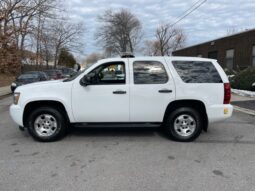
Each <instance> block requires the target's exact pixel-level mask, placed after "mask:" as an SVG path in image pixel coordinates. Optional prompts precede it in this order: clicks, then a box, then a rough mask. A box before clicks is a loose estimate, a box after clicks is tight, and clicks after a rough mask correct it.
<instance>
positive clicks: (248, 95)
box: [231, 89, 255, 97]
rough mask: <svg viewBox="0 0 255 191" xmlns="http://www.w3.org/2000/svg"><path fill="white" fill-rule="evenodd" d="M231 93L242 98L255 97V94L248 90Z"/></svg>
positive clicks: (233, 90)
mask: <svg viewBox="0 0 255 191" xmlns="http://www.w3.org/2000/svg"><path fill="white" fill-rule="evenodd" d="M231 91H232V92H233V93H235V94H237V95H240V96H247V97H255V92H252V91H247V90H238V89H231Z"/></svg>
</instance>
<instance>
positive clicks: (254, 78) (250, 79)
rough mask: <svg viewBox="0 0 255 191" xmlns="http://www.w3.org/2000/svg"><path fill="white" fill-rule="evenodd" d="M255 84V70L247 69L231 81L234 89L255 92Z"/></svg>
mask: <svg viewBox="0 0 255 191" xmlns="http://www.w3.org/2000/svg"><path fill="white" fill-rule="evenodd" d="M254 82H255V68H247V69H245V70H243V71H241V72H239V73H238V74H236V75H235V76H234V77H233V78H231V79H230V83H231V87H232V88H234V89H241V90H250V91H255V87H254V86H252V84H253V83H254Z"/></svg>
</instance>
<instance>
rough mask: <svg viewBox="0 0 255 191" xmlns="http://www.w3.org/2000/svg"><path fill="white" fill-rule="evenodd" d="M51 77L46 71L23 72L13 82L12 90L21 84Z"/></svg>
mask: <svg viewBox="0 0 255 191" xmlns="http://www.w3.org/2000/svg"><path fill="white" fill-rule="evenodd" d="M48 79H49V77H48V76H47V74H45V73H44V72H40V71H30V72H26V73H24V74H21V75H20V76H18V77H17V78H16V80H15V81H14V82H13V83H12V84H11V91H12V92H14V90H15V89H16V88H17V87H18V86H21V85H25V84H30V83H33V82H39V81H46V80H48Z"/></svg>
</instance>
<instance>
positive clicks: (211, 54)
mask: <svg viewBox="0 0 255 191" xmlns="http://www.w3.org/2000/svg"><path fill="white" fill-rule="evenodd" d="M208 58H211V59H215V60H217V59H218V51H212V52H208Z"/></svg>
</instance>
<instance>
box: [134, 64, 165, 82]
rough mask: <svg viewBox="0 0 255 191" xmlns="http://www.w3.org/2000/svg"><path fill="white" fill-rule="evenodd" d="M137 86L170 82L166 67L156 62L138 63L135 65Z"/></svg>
mask: <svg viewBox="0 0 255 191" xmlns="http://www.w3.org/2000/svg"><path fill="white" fill-rule="evenodd" d="M133 68H134V83H135V84H164V83H166V82H167V81H168V76H167V73H166V70H165V67H164V65H163V64H161V63H160V62H156V61H136V62H134V64H133Z"/></svg>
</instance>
